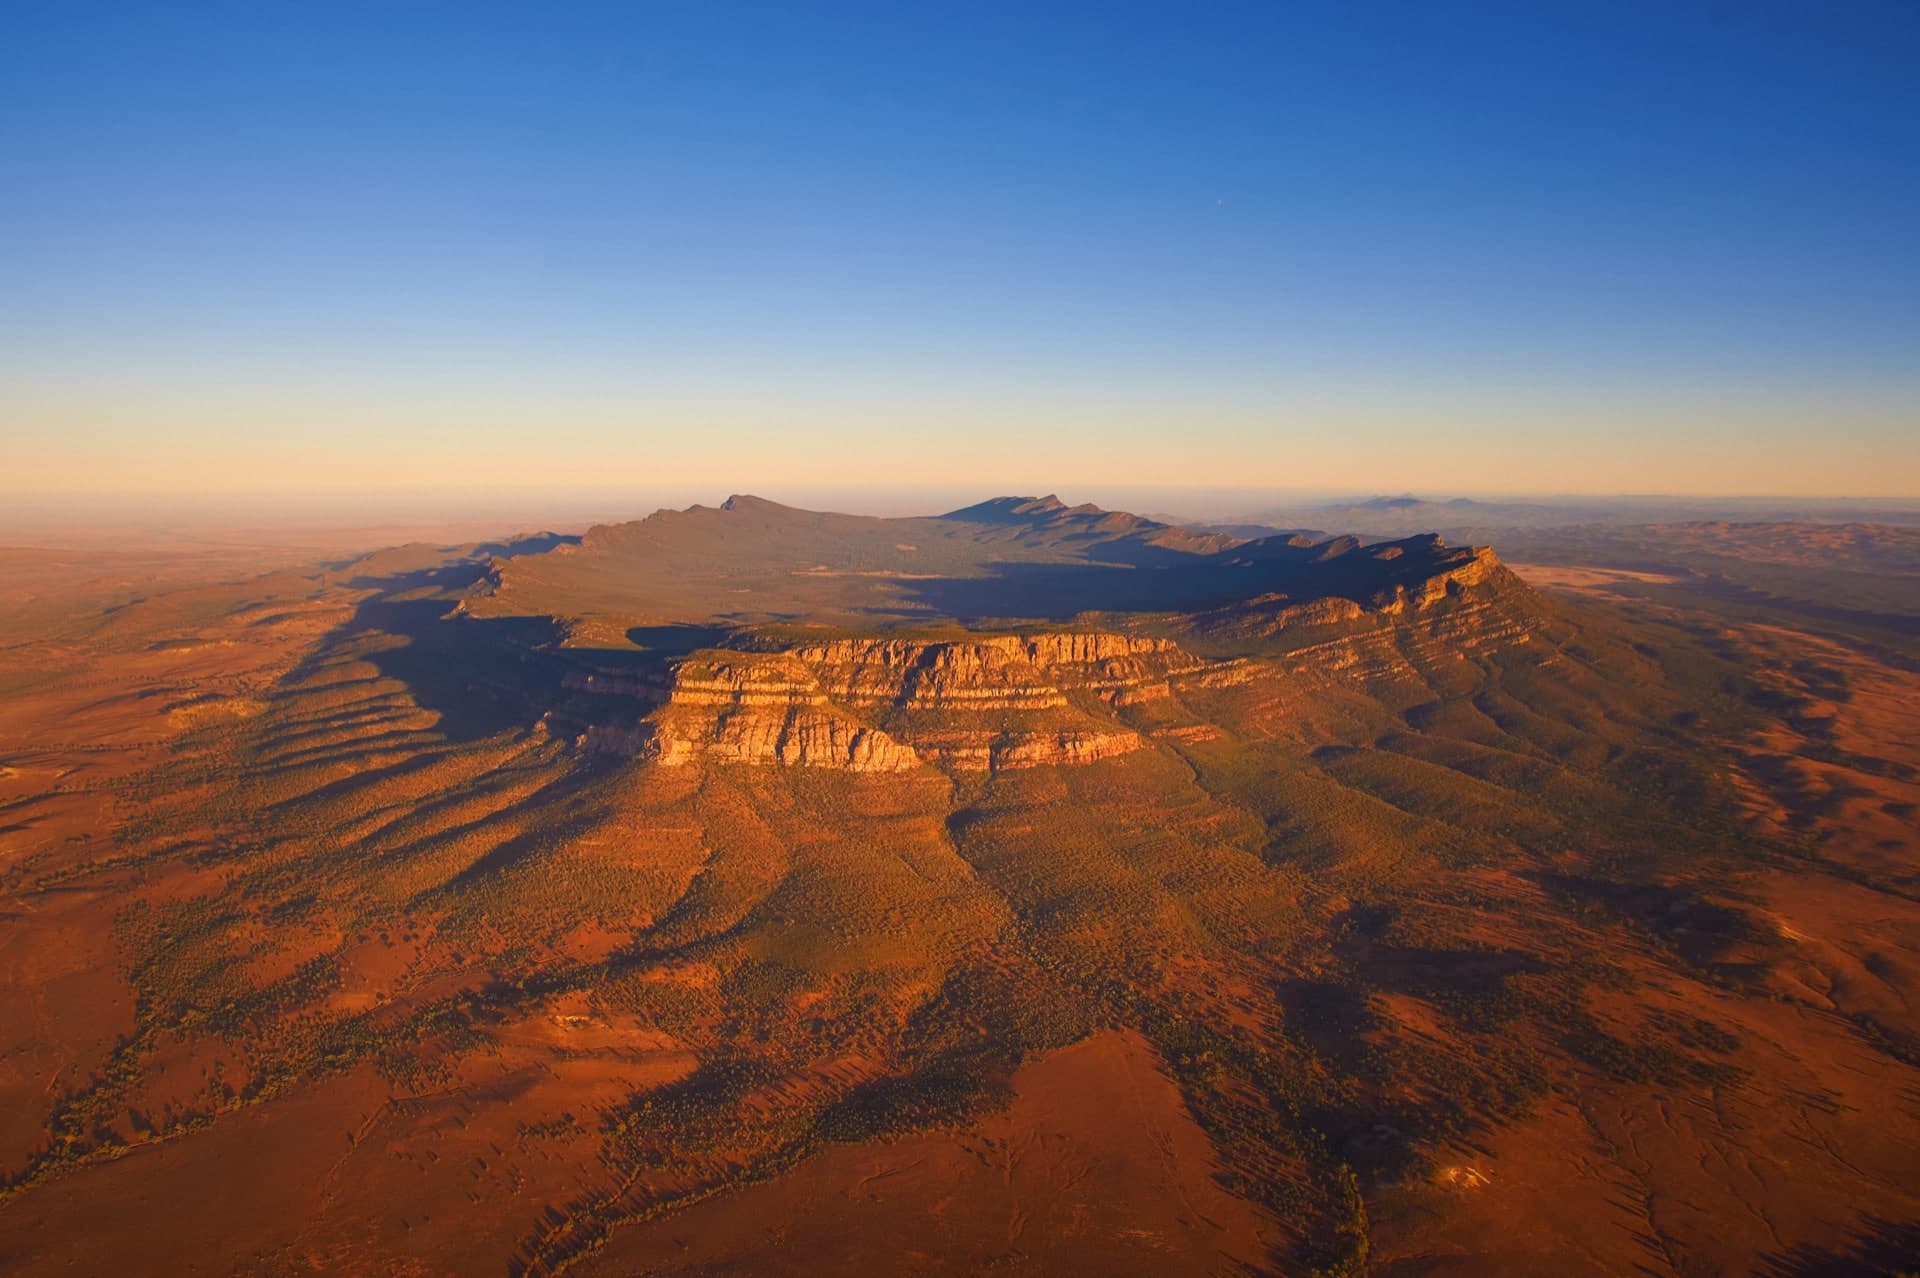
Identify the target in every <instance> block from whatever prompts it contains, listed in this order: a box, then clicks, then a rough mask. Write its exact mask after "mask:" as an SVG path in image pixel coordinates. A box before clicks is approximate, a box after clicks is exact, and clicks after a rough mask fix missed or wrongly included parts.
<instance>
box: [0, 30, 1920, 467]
mask: <svg viewBox="0 0 1920 1278" xmlns="http://www.w3.org/2000/svg"><path fill="white" fill-rule="evenodd" d="M5 13H6V16H5V23H4V35H3V36H0V491H13V492H16V493H18V492H22V491H29V492H36V493H38V494H40V495H42V496H44V495H45V494H47V493H50V492H57V491H65V490H95V491H99V490H183V489H184V490H199V489H206V490H219V491H227V492H233V491H238V490H259V489H283V488H314V489H334V488H350V487H375V488H443V489H459V490H467V489H473V488H486V487H489V486H497V487H512V486H517V485H527V486H537V487H540V488H543V489H553V488H567V487H570V486H584V487H591V488H593V489H596V490H606V489H608V488H610V487H613V488H617V487H619V486H621V485H626V484H633V485H635V486H645V487H650V488H657V487H661V486H663V485H671V486H676V487H677V486H681V485H694V486H701V485H711V486H712V488H713V490H714V492H715V494H716V495H724V494H725V493H726V492H730V491H735V490H743V489H757V490H762V491H766V490H772V491H778V490H779V489H780V487H781V485H782V484H805V485H812V486H819V485H823V484H833V485H838V486H843V487H844V486H858V485H859V484H862V483H866V482H871V483H874V484H877V485H882V484H883V485H887V486H893V487H901V486H914V485H967V484H974V483H977V484H978V485H979V486H980V487H981V488H982V489H983V490H984V491H994V492H999V491H1046V490H1048V489H1054V488H1059V489H1063V490H1064V489H1071V488H1073V487H1074V486H1075V485H1076V484H1078V485H1086V484H1108V485H1111V484H1121V483H1124V484H1143V483H1152V482H1164V483H1168V484H1189V485H1244V486H1267V485H1270V486H1274V487H1286V488H1303V487H1316V486H1325V487H1329V488H1341V489H1350V490H1356V491H1364V490H1378V491H1399V490H1403V489H1414V490H1419V491H1427V492H1436V491H1447V490H1454V491H1458V490H1469V491H1474V492H1488V491H1501V490H1507V491H1532V492H1715V493H1725V492H1755V493H1824V494H1857V495H1914V494H1920V70H1917V69H1916V68H1920V4H1914V3H1912V2H1911V0H1887V2H1885V3H1873V2H1871V0H1808V2H1807V3H1804V4H1775V3H1767V2H1766V0H1739V2H1734V3H1725V4H1718V3H1704V2H1696V0H1663V2H1662V3H1655V4H1644V5H1642V4H1632V3H1613V2H1609V3H1579V4H1573V3H1566V4H1561V3H1552V2H1550V0H1533V2H1529V3H1514V4H1493V3H1471V2H1462V3H1433V2H1431V0H1422V2H1421V3H1409V4H1376V3H1364V2H1353V3H1337V4H1328V5H1324V6H1310V5H1287V4H1277V3H1261V4H1248V5H1244V6H1234V5H1209V4H1170V5H1166V6H1162V7H1156V6H1151V5H1130V4H1112V3H1107V4H1099V5H1087V6H1084V7H1082V6H1074V5H1067V4H1050V3H1009V4H985V3H983V4H971V3H949V4H940V5H920V4H913V3H904V2H902V0H894V2H893V3H885V4H876V5H872V6H870V7H851V6H828V5H817V6H816V5H793V4H783V5H777V6H767V7H758V6H729V5H724V4H685V5H672V6H650V5H645V4H640V3H631V4H609V5H591V4H584V3H554V4H532V3H527V4H515V5H489V4H481V3H473V2H471V0H468V2H464V3H459V4H445V5H441V4H430V3H424V2H419V3H414V2H410V3H404V4H365V5H362V4H352V3H341V4H260V3H249V4H244V5H231V6H227V5H216V4H192V3H170V4H162V5H153V6H135V5H101V4H88V3H84V2H81V0H52V2H49V3H37V2H32V0H12V2H11V3H8V4H7V6H6V11H5Z"/></svg>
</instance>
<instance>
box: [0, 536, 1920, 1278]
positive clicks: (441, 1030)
mask: <svg viewBox="0 0 1920 1278" xmlns="http://www.w3.org/2000/svg"><path fill="white" fill-rule="evenodd" d="M1258 532H1259V530H1245V529H1243V530H1238V531H1237V532H1235V533H1231V534H1230V533H1225V532H1220V531H1207V530H1203V529H1193V530H1188V529H1184V528H1180V527H1175V526H1171V525H1168V524H1166V523H1162V522H1157V521H1153V520H1145V519H1140V518H1136V517H1133V516H1128V515H1120V514H1115V513H1111V512H1105V511H1099V510H1096V509H1093V508H1089V507H1068V506H1065V505H1064V504H1062V503H1060V502H1057V501H1053V500H1051V499H1024V498H1006V499H998V500H995V501H990V502H984V503H981V504H980V505H978V506H974V507H968V508H966V509H964V510H960V511H955V512H952V513H951V514H949V515H946V516H943V517H938V518H928V519H915V520H880V519H865V518H858V517H854V516H842V515H826V514H819V513H815V512H807V511H800V510H794V509H791V508H788V507H784V506H780V505H777V504H775V503H772V502H765V501H761V500H758V499H754V498H736V499H733V500H731V501H729V502H727V503H726V504H724V505H722V506H718V507H699V508H695V509H693V510H690V511H681V512H664V513H662V514H659V515H656V516H654V517H652V518H650V519H648V520H645V521H636V522H634V523H629V524H622V525H616V526H608V527H600V528H596V529H593V530H591V531H589V532H587V533H586V534H585V535H584V536H583V537H559V536H554V535H551V534H530V535H523V536H518V537H509V538H502V539H499V540H496V541H491V542H469V543H462V544H438V543H434V544H426V543H415V544H408V545H401V546H390V547H387V548H384V549H371V548H370V546H369V548H366V549H364V550H363V551H357V552H354V553H346V552H343V551H339V550H337V549H335V550H329V551H327V552H326V553H324V554H321V553H318V552H317V551H315V550H314V549H313V548H312V547H288V546H281V547H279V548H277V549H273V550H268V551H260V552H248V551H245V550H236V549H234V548H232V547H231V546H225V547H209V546H202V547H193V546H187V545H177V546H165V547H159V548H156V549H154V550H151V551H143V552H141V553H138V554H135V553H129V552H120V551H113V550H107V549H86V550H40V549H31V548H26V549H14V550H6V551H0V569H4V572H3V573H0V582H3V583H4V584H0V646H4V654H5V661H4V663H0V910H4V913H5V923H4V930H0V1175H4V1186H5V1188H4V1197H0V1267H4V1268H5V1269H6V1270H7V1271H8V1272H15V1273H22V1274H33V1273H56V1272H58V1273H67V1272H89V1273H128V1272H152V1271H170V1270H185V1269H187V1268H189V1267H192V1268H194V1269H195V1270H196V1271H197V1272H211V1273H262V1274H266V1273H275V1274H277V1273H305V1272H315V1273H319V1272H327V1273H333V1272H356V1273H373V1272H381V1273H421V1274H428V1273H446V1272H458V1273H513V1274H546V1273H554V1272H559V1271H562V1270H572V1271H575V1272H583V1273H609V1274H614V1273H634V1272H650V1273H663V1274H687V1275H691V1274H719V1273H783V1272H790V1273H801V1272H867V1273H893V1272H898V1273H906V1272H923V1273H924V1272H952V1273H972V1272H979V1271H982V1270H986V1269H995V1270H1004V1271H1008V1272H1014V1273H1033V1274H1040V1273H1068V1272H1079V1271H1101V1272H1107V1273H1116V1274H1143V1275H1144V1274H1162V1273H1309V1272H1312V1273H1323V1274H1358V1273H1363V1272H1373V1273H1378V1274H1388V1275H1408V1276H1412V1275H1451V1274H1460V1275H1466V1274H1487V1273H1504V1274H1529V1273H1539V1272H1543V1271H1551V1270H1555V1269H1557V1270H1560V1271H1562V1272H1569V1273H1580V1272H1613V1273H1653V1274H1687V1275H1693V1274H1715V1273H1727V1274H1732V1273H1763V1274H1771V1275H1778V1276H1783V1278H1784V1276H1786V1275H1804V1276H1807V1278H1811V1276H1812V1275H1816V1274H1846V1273H1862V1274H1866V1273H1882V1272H1887V1271H1889V1270H1892V1269H1898V1268H1900V1267H1901V1266H1903V1265H1910V1264H1912V1263H1913V1260H1914V1257H1915V1255H1916V1247H1920V1232H1917V1229H1920V1180H1917V1179H1916V1155H1915V1151H1916V1150H1920V1106H1917V1105H1916V1104H1915V1100H1916V1096H1920V1015H1917V1014H1916V998H1917V997H1920V726H1916V723H1917V721H1916V718H1915V716H1914V713H1913V709H1914V707H1915V706H1916V705H1920V533H1917V532H1916V530H1915V529H1914V528H1912V527H1911V526H1902V525H1898V524H1860V523H1856V524H1849V525H1838V524H1813V523H1778V522H1761V523H1751V524H1742V523H1728V522H1724V521H1722V522H1686V523H1674V524H1646V525H1632V526H1621V527H1608V528H1605V529H1587V530H1585V531H1582V532H1579V533H1572V532H1566V531H1555V530H1525V531H1519V532H1516V533H1515V534H1514V536H1513V539H1512V543H1513V544H1512V545H1511V546H1509V545H1508V544H1505V542H1504V541H1502V542H1499V543H1496V544H1495V545H1494V546H1493V547H1492V549H1491V550H1486V549H1479V550H1476V549H1473V548H1471V547H1465V546H1454V545H1450V544H1447V543H1445V542H1441V541H1438V540H1437V539H1434V538H1432V537H1428V536H1418V535H1416V536H1410V537H1404V538H1397V539H1396V538H1390V539H1374V538H1364V537H1359V538H1356V537H1345V538H1337V539H1336V538H1327V537H1316V536H1311V535H1298V534H1285V533H1276V534H1273V535H1250V534H1257V533H1258ZM371 544H377V543H371ZM109 1220H111V1221H112V1222H113V1224H114V1227H113V1228H110V1229H109V1228H103V1227H101V1226H102V1224H103V1222H106V1221H109Z"/></svg>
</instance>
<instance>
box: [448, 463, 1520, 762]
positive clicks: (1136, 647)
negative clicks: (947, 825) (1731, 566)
mask: <svg viewBox="0 0 1920 1278" xmlns="http://www.w3.org/2000/svg"><path fill="white" fill-rule="evenodd" d="M566 549H567V553H565V554H561V553H560V552H559V551H554V552H552V553H550V554H536V555H527V556H521V557H518V558H514V559H512V560H509V561H506V562H505V563H504V565H503V566H501V567H499V568H498V569H497V570H496V571H495V572H493V573H491V574H490V575H489V577H488V578H487V579H486V580H485V581H483V582H482V583H481V584H480V585H479V586H478V587H477V588H476V589H477V593H476V594H474V595H471V596H470V597H469V599H468V602H469V603H470V604H471V605H472V607H470V608H468V609H467V610H466V611H467V613H468V615H470V616H473V617H476V618H480V619H484V618H486V617H489V616H497V615H500V614H501V612H502V611H503V609H504V608H505V607H506V605H507V604H508V603H510V602H512V601H513V600H514V599H516V598H517V599H519V600H522V601H524V600H526V599H528V598H530V597H532V593H533V592H535V591H536V588H537V589H538V590H539V591H550V592H554V597H555V603H556V606H555V607H554V608H553V610H552V612H551V613H550V614H549V615H550V616H551V617H552V618H553V619H554V620H558V621H561V622H563V624H564V626H565V629H566V632H567V633H568V635H569V636H574V637H581V636H584V637H586V639H587V640H588V641H587V642H584V643H580V644H579V645H578V646H579V647H581V648H584V649H585V650H587V651H589V652H591V651H595V650H601V649H619V648H623V647H625V648H629V649H630V650H629V652H628V653H627V654H626V655H627V656H628V657H629V658H631V659H630V660H626V661H624V662H623V663H615V662H613V661H611V659H610V660H609V662H608V663H607V664H605V665H604V666H594V665H585V666H583V665H582V664H575V665H574V666H573V668H571V669H569V670H567V671H566V672H565V674H564V676H563V679H562V686H563V688H564V689H565V690H566V691H567V692H568V693H569V694H574V693H582V694H594V695H593V696H590V697H585V698H580V699H579V700H580V701H581V702H590V701H597V700H598V699H599V698H601V697H606V698H612V699H616V700H618V701H620V702H624V703H631V706H632V710H631V712H630V713H629V712H625V711H622V710H613V711H608V710H607V709H606V708H605V706H604V704H602V706H601V708H600V709H598V710H593V709H588V710H585V711H583V712H582V714H581V715H580V719H581V720H584V730H581V731H579V732H577V733H576V734H575V735H577V737H578V739H579V740H581V741H582V742H583V743H585V744H586V745H588V746H590V747H593V748H596V749H603V750H609V751H613V752H617V753H620V754H624V755H628V756H631V757H635V758H641V759H646V760H650V761H652V762H655V763H658V764H660V765H663V766H669V767H672V766H684V765H691V764H699V763H709V762H711V763H718V764H748V765H767V766H785V767H803V768H824V769H833V770H840V771H854V772H909V771H913V770H916V769H925V768H938V769H944V770H947V771H956V772H958V771H979V770H997V769H1012V768H1034V767H1056V766H1067V767H1070V766H1079V765H1084V764H1091V763H1097V762H1100V761H1102V760H1106V759H1111V758H1114V757H1116V756H1121V755H1126V754H1129V753H1132V752H1135V751H1138V750H1142V749H1148V748H1160V747H1158V746H1155V745H1154V743H1156V742H1165V741H1174V740H1189V739H1190V740H1205V739H1209V737H1208V735H1207V734H1208V733H1213V732H1233V731H1236V730H1237V729H1236V728H1235V727H1234V726H1233V721H1234V719H1235V716H1239V717H1240V718H1241V719H1242V720H1246V721H1248V722H1255V723H1256V727H1255V728H1254V729H1253V730H1255V731H1257V732H1260V733H1268V732H1272V731H1277V730H1282V729H1283V728H1284V725H1282V724H1278V723H1277V720H1276V716H1279V715H1281V714H1282V713H1283V712H1282V711H1281V710H1279V709H1277V707H1281V706H1284V705H1285V704H1286V701H1287V697H1286V696H1285V695H1284V690H1283V689H1280V686H1279V685H1280V683H1282V682H1284V681H1286V680H1302V679H1305V680H1323V679H1324V680H1334V681H1339V682H1345V683H1349V684H1371V685H1376V686H1385V685H1386V684H1401V685H1405V686H1404V687H1403V688H1402V689H1401V690H1400V691H1399V692H1397V693H1396V694H1395V695H1396V696H1403V697H1412V696H1416V695H1417V685H1418V684H1419V683H1420V681H1421V680H1422V679H1423V678H1424V677H1425V676H1424V675H1423V674H1422V670H1423V668H1425V667H1429V666H1434V665H1435V664H1436V663H1441V662H1445V661H1448V660H1453V659H1455V658H1459V657H1462V656H1464V655H1470V654H1472V653H1474V652H1477V651H1483V650H1485V649H1487V648H1489V647H1494V646H1499V645H1506V644H1523V643H1526V642H1528V641H1529V640H1530V639H1531V637H1532V635H1533V634H1534V632H1535V631H1536V630H1537V629H1538V628H1539V626H1540V624H1541V618H1542V616H1543V615H1544V613H1543V609H1542V606H1541V605H1540V604H1539V601H1538V600H1537V599H1534V598H1533V597H1532V595H1531V592H1530V591H1528V590H1527V588H1526V586H1525V585H1524V584H1522V583H1521V582H1520V581H1519V580H1518V579H1517V578H1515V577H1514V576H1513V574H1512V573H1510V572H1509V571H1508V570H1507V569H1506V568H1505V567H1503V566H1502V565H1501V563H1500V561H1499V559H1498V558H1496V557H1495V556H1494V554H1493V552H1492V551H1491V550H1488V549H1485V548H1473V547H1465V548H1463V547H1452V546H1448V545H1447V544H1446V543H1445V542H1443V541H1442V540H1441V539H1440V538H1438V537H1435V536H1419V537H1407V538H1403V539H1400V540H1398V541H1389V542H1376V543H1372V544H1367V543H1363V542H1362V541H1360V540H1359V539H1358V538H1354V537H1340V538H1333V539H1328V540H1322V541H1319V542H1315V541H1312V540H1310V539H1307V538H1304V537H1300V536H1294V535H1284V534H1283V535H1277V536H1271V537H1264V538H1256V539H1251V540H1248V539H1242V538H1237V537H1232V536H1226V535H1222V534H1208V535H1200V534H1196V533H1192V532H1189V531H1188V530H1185V529H1181V528H1178V527H1175V526H1172V525H1168V524H1163V523H1158V522H1155V521H1153V520H1145V519H1141V518H1139V517H1136V516H1132V515H1125V514H1120V513H1115V512H1107V511H1101V510H1099V509H1098V508H1096V507H1089V506H1072V507H1070V506H1067V505H1066V504H1064V503H1062V502H1060V501H1059V500H1057V499H1054V498H1005V499H998V500H995V501H989V502H984V503H981V504H979V505H977V506H970V507H967V508H965V509H962V510H958V511H954V512H952V513H950V514H948V515H943V516H938V517H935V518H929V519H874V518H866V517H855V516H843V515H831V514H820V513H817V512H811V511H800V510H794V509H791V508H789V507H784V506H779V505H776V504H774V503H771V502H765V501H760V500H758V499H754V498H744V497H742V498H735V499H732V500H730V501H729V502H727V503H726V504H725V505H724V506H721V507H718V508H706V507H695V508H693V509H691V510H688V511H684V512H662V513H661V514H659V515H656V516H653V517H652V518H649V519H646V520H641V521H638V522H636V523H632V524H623V525H618V526H613V527H609V528H602V529H596V530H594V531H593V532H591V533H590V534H588V536H587V537H586V538H585V539H584V540H583V541H582V542H581V543H580V545H579V546H577V547H570V548H566ZM516 583H517V584H516ZM508 586H513V587H514V589H513V590H511V591H509V590H507V589H506V588H507V587H508ZM822 631H828V632H830V633H831V636H832V637H823V636H822V633H821V632H822ZM589 661H591V659H589ZM1254 685H1263V687H1262V688H1254ZM1249 689H1253V690H1251V691H1249ZM1247 707H1261V708H1260V709H1258V710H1249V709H1248V708H1247ZM1249 716H1251V717H1249Z"/></svg>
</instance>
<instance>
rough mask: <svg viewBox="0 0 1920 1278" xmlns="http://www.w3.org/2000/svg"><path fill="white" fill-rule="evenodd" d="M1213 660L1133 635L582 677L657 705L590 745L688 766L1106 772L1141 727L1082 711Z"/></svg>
mask: <svg viewBox="0 0 1920 1278" xmlns="http://www.w3.org/2000/svg"><path fill="white" fill-rule="evenodd" d="M1202 664H1203V663H1201V662H1200V661H1199V660H1198V659H1196V658H1194V657H1193V656H1191V655H1190V654H1188V653H1186V652H1185V651H1184V650H1182V649H1181V648H1180V647H1179V645H1177V644H1175V643H1173V642H1171V641H1169V640H1164V639H1150V638H1140V637H1134V636H1127V635H1120V634H1092V633H1083V634H1071V635H1052V634H1049V635H1040V636H1032V637H1023V636H1015V635H997V636H986V637H982V638H980V639H977V640H975V639H968V640H959V641H915V640H898V639H844V640H834V641H831V642H828V643H821V644H810V645H804V646H801V647H797V648H793V649H790V650H787V651H782V652H752V651H733V650H721V651H712V652H704V653H698V654H694V655H692V656H689V657H687V658H685V659H683V660H681V661H679V662H677V663H675V664H674V665H673V666H672V668H671V672H670V674H669V675H668V676H666V677H665V678H663V679H661V680H658V681H653V680H646V679H640V678H622V677H619V676H612V675H605V674H585V675H574V676H570V677H569V681H568V682H569V686H572V687H575V688H578V689H580V690H582V691H587V692H595V693H601V694H607V695H614V696H621V697H633V698H636V699H639V700H642V701H647V702H654V703H657V704H656V706H655V709H654V710H653V711H652V713H651V714H649V715H648V716H647V717H646V718H645V719H644V720H642V721H641V722H640V723H638V724H636V725H634V726H632V727H630V728H625V727H609V726H605V725H602V726H598V727H596V728H595V729H593V730H592V731H590V732H589V733H588V734H586V738H585V739H586V741H587V744H589V745H592V746H594V747H597V748H601V749H608V750H614V751H617V752H619V753H623V754H628V755H632V756H635V757H638V758H643V759H647V760H650V761H653V762H657V763H661V764H665V765H668V766H676V765H681V764H688V763H694V762H699V761H702V760H710V761H713V762H718V763H757V764H784V765H789V766H797V767H823V768H834V769H842V770H846V771H853V772H900V771H906V770H909V769H912V768H915V767H919V766H921V765H922V764H923V763H937V764H941V765H944V766H947V767H951V768H956V769H962V770H969V769H987V768H1021V767H1041V766H1047V765H1054V764H1082V763H1092V762H1095V761H1098V760H1100V759H1106V758H1111V757H1113V756H1115V755H1119V754H1125V753H1128V752H1129V751H1132V750H1137V749H1139V748H1141V747H1142V746H1143V745H1144V744H1145V739H1144V738H1143V737H1142V736H1141V735H1140V734H1139V733H1138V732H1136V731H1134V730H1132V729H1131V728H1128V727H1125V726H1123V725H1121V724H1118V723H1115V722H1112V721H1111V720H1107V719H1104V718H1102V717H1099V716H1097V715H1095V714H1091V713H1089V712H1088V710H1087V709H1085V708H1083V707H1081V706H1077V705H1076V704H1075V699H1074V698H1073V697H1070V696H1069V692H1071V693H1073V694H1076V696H1077V697H1082V698H1087V699H1090V700H1091V702H1092V703H1093V704H1096V705H1097V704H1101V703H1104V704H1108V705H1114V704H1125V703H1126V699H1127V698H1128V697H1130V696H1133V697H1138V696H1141V695H1149V696H1150V695H1152V691H1151V690H1152V689H1155V688H1157V691H1158V694H1159V695H1162V696H1165V695H1168V686H1167V681H1168V679H1169V678H1171V677H1173V676H1175V675H1180V674H1186V673H1189V672H1193V671H1197V670H1198V669H1200V668H1201V666H1202Z"/></svg>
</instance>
